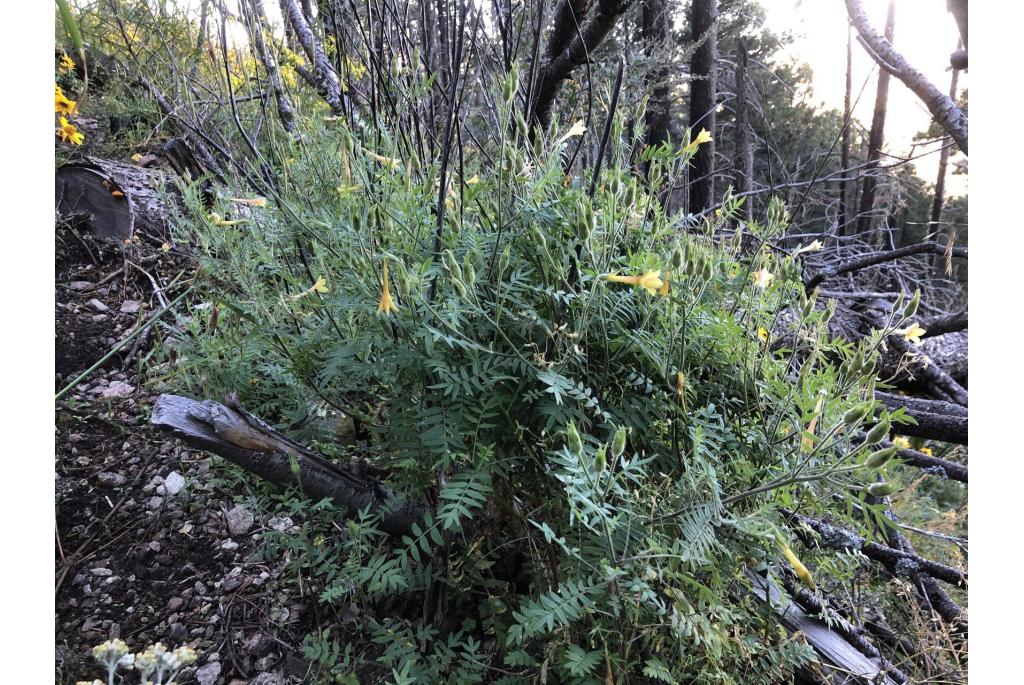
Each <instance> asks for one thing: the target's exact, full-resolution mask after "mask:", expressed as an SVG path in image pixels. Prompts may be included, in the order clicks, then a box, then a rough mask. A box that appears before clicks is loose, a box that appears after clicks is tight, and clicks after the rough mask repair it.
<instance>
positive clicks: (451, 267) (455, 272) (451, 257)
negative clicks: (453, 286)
mask: <svg viewBox="0 0 1024 685" xmlns="http://www.w3.org/2000/svg"><path fill="white" fill-rule="evenodd" d="M444 263H445V266H447V267H448V271H450V272H451V274H452V279H453V280H456V281H461V280H462V267H461V266H459V263H458V262H457V261H456V260H455V253H454V252H452V251H451V250H445V251H444Z"/></svg>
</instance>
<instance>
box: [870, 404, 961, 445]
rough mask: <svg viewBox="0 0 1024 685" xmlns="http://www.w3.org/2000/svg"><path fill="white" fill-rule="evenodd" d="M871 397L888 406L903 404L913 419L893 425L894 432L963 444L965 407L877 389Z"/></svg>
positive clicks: (893, 406)
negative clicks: (873, 396)
mask: <svg viewBox="0 0 1024 685" xmlns="http://www.w3.org/2000/svg"><path fill="white" fill-rule="evenodd" d="M875 398H876V399H878V400H880V401H881V402H882V403H883V404H885V406H887V407H889V408H890V409H899V408H900V407H905V408H906V410H907V414H908V415H910V416H912V417H913V418H914V420H915V421H916V422H917V423H916V424H910V423H901V424H898V425H894V426H893V432H894V433H896V434H898V435H909V436H910V437H912V438H924V439H926V440H938V441H940V442H952V443H955V444H957V445H966V444H967V407H964V406H961V405H958V404H954V403H952V402H944V401H942V400H925V399H921V398H915V397H905V396H903V395H893V394H891V393H887V392H877V391H876V392H875ZM926 456H927V455H926Z"/></svg>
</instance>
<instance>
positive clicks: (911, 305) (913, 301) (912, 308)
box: [903, 290, 921, 319]
mask: <svg viewBox="0 0 1024 685" xmlns="http://www.w3.org/2000/svg"><path fill="white" fill-rule="evenodd" d="M919 304H921V291H920V290H915V291H914V296H913V297H912V298H910V302H908V303H907V306H906V307H905V308H904V309H903V318H904V319H909V318H910V317H912V316H913V315H914V314H917V306H918V305H919Z"/></svg>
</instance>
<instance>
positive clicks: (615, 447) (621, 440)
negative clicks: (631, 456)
mask: <svg viewBox="0 0 1024 685" xmlns="http://www.w3.org/2000/svg"><path fill="white" fill-rule="evenodd" d="M625 451H626V428H625V426H620V427H619V429H618V430H617V431H615V437H614V438H612V456H613V457H615V458H616V459H618V458H619V457H621V456H622V453H623V452H625Z"/></svg>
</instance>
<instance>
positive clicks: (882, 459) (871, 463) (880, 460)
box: [864, 445, 900, 469]
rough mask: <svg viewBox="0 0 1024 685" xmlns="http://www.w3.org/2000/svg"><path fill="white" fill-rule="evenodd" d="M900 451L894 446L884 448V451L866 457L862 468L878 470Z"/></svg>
mask: <svg viewBox="0 0 1024 685" xmlns="http://www.w3.org/2000/svg"><path fill="white" fill-rule="evenodd" d="M899 451H900V448H899V447H896V446H895V445H894V446H892V447H886V448H885V449H881V450H878V451H877V452H872V453H871V454H869V455H868V458H867V459H865V460H864V466H867V467H868V468H872V469H880V468H882V467H883V466H885V465H886V464H888V463H889V460H890V459H892V458H893V457H894V456H896V453H897V452H899Z"/></svg>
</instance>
